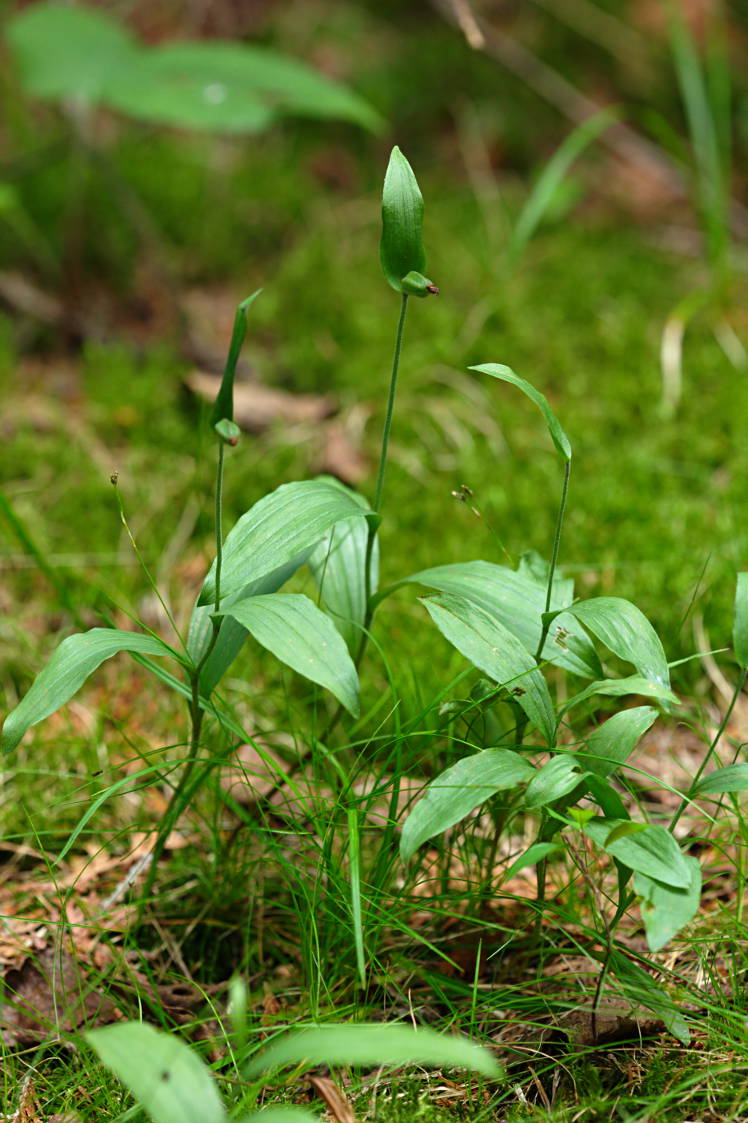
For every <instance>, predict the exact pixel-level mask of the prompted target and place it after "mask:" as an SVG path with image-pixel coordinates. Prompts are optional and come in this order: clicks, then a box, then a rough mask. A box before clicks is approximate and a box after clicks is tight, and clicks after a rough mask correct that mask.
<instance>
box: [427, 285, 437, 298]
mask: <svg viewBox="0 0 748 1123" xmlns="http://www.w3.org/2000/svg"><path fill="white" fill-rule="evenodd" d="M426 292H430V293H433V295H434V296H438V295H439V290H438V288H437V287H436V285H426Z"/></svg>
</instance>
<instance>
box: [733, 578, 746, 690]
mask: <svg viewBox="0 0 748 1123" xmlns="http://www.w3.org/2000/svg"><path fill="white" fill-rule="evenodd" d="M732 645H733V648H734V650H735V658H736V659H737V661H738V663H739V664H740V666H741V667H743V669H744V670H745V669H748V573H739V574H738V581H737V587H736V589H735V619H734V623H733V629H732Z"/></svg>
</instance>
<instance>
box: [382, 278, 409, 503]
mask: <svg viewBox="0 0 748 1123" xmlns="http://www.w3.org/2000/svg"><path fill="white" fill-rule="evenodd" d="M407 311H408V294H407V293H403V294H402V300H401V302H400V318H399V320H398V322H397V335H396V336H395V353H394V355H393V357H392V373H391V375H390V392H389V395H388V397H387V412H386V414H385V418H384V429H383V430H382V448H381V451H380V453H379V471H378V472H377V486H376V488H375V490H374V510H375V511H376V513H377V514H379V513H380V511H381V510H382V492H383V491H384V477H385V473H386V471H387V452H388V450H389V445H390V430H391V428H392V415H393V413H394V411H395V394H396V393H397V375H398V371H399V369H400V352H401V350H402V346H403V333H404V331H405V316H406V313H407Z"/></svg>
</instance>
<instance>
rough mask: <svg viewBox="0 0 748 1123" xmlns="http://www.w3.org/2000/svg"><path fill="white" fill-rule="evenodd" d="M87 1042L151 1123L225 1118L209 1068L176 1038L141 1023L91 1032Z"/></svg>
mask: <svg viewBox="0 0 748 1123" xmlns="http://www.w3.org/2000/svg"><path fill="white" fill-rule="evenodd" d="M85 1039H86V1041H87V1042H88V1044H89V1045H90V1046H91V1048H92V1049H93V1050H94V1052H96V1053H97V1055H98V1057H99V1060H100V1061H101V1062H102V1064H104V1065H106V1067H107V1068H108V1069H110V1070H111V1071H112V1072H113V1073H114V1075H115V1076H116V1077H117V1078H118V1079H119V1080H121V1081H122V1083H123V1084H124V1085H125V1087H126V1088H128V1089H129V1091H130V1092H132V1094H133V1096H135V1099H136V1100H138V1101H139V1102H140V1104H141V1105H142V1107H143V1108H144V1109H145V1110H146V1111H147V1112H148V1114H149V1115H150V1117H151V1119H153V1121H154V1123H176V1120H179V1123H223V1121H224V1120H225V1119H226V1112H225V1111H224V1107H223V1104H222V1103H221V1097H220V1096H219V1095H218V1089H217V1088H216V1084H215V1081H214V1080H213V1076H212V1075H211V1071H210V1069H209V1068H208V1066H207V1065H206V1064H204V1063H203V1061H201V1060H200V1058H199V1056H198V1055H197V1053H196V1052H195V1050H194V1049H190V1047H189V1046H188V1045H185V1043H184V1042H183V1041H180V1040H179V1038H178V1037H177V1036H176V1035H175V1034H171V1033H164V1032H162V1031H161V1030H157V1029H154V1028H153V1026H149V1025H145V1024H144V1023H143V1022H121V1023H120V1024H119V1025H113V1026H105V1027H104V1028H103V1029H94V1030H91V1031H90V1032H89V1033H87V1034H85Z"/></svg>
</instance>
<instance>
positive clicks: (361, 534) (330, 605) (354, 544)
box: [309, 480, 379, 652]
mask: <svg viewBox="0 0 748 1123" xmlns="http://www.w3.org/2000/svg"><path fill="white" fill-rule="evenodd" d="M330 482H331V483H332V484H333V485H334V486H336V487H339V488H340V489H341V490H342V491H345V492H346V494H347V495H349V496H351V497H352V498H353V499H355V500H356V502H357V503H359V504H360V505H361V508H362V509H363V510H366V509H367V508H368V504H367V502H366V500H365V499H364V498H363V496H361V495H359V494H358V493H357V492H355V491H351V490H350V489H349V488H347V487H344V485H343V484H341V483H338V481H336V480H331V481H330ZM368 538H369V531H368V527H367V525H366V522H365V521H364V519H349V521H348V522H345V523H340V524H339V525H338V526H334V527H333V528H332V529H331V530H329V531H328V532H327V534H325V536H324V538H323V539H322V540H321V542H320V544H319V545H318V546H317V548H316V549H315V551H314V553H313V554H312V556H311V558H310V559H309V568H310V569H311V571H312V573H313V574H314V579H315V581H316V582H317V585H318V587H319V590H320V594H321V598H322V606H323V608H324V609H325V612H327V613H328V615H329V616H330V618H331V619H332V621H333V623H334V624H335V627H336V628H337V629H338V631H339V632H340V634H341V636H342V637H343V639H344V640H345V642H346V644H347V645H348V649H349V651H351V652H355V651H356V650H357V649H358V646H359V644H360V642H361V631H362V628H363V625H364V620H365V619H366V550H367V544H368ZM378 583H379V540H378V538H376V537H375V539H374V545H373V551H372V557H371V590H370V592H371V593H372V594H373V593H375V592H376V591H377V585H378Z"/></svg>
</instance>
